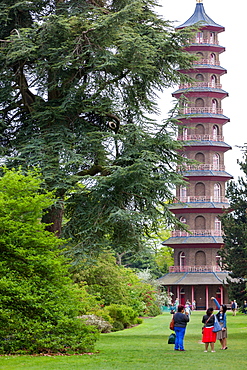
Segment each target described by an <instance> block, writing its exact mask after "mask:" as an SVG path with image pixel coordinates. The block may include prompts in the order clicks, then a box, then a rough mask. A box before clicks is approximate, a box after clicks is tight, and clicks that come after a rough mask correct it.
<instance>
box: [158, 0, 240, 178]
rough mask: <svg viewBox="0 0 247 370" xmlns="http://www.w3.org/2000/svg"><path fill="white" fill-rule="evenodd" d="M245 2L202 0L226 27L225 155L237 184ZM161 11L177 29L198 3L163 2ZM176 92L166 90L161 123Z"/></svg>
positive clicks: (186, 0)
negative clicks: (230, 148)
mask: <svg viewBox="0 0 247 370" xmlns="http://www.w3.org/2000/svg"><path fill="white" fill-rule="evenodd" d="M244 4H245V2H244V0H242V1H236V2H234V1H226V0H203V6H204V9H205V12H206V14H207V15H208V16H209V17H210V18H211V19H213V21H214V22H216V23H218V24H220V25H221V26H223V27H225V31H224V32H221V33H220V34H219V36H218V37H219V44H220V45H222V46H224V47H225V48H226V50H225V52H224V53H222V54H220V64H221V66H222V67H223V68H225V69H226V70H227V73H226V74H225V75H223V76H222V77H221V84H222V88H223V90H225V91H227V92H228V93H229V97H226V98H225V99H223V101H222V108H223V114H224V115H225V116H227V117H229V118H230V122H228V123H226V124H225V125H224V126H223V135H224V141H225V142H226V143H227V144H229V145H231V147H232V150H230V151H228V152H227V153H226V154H225V166H226V171H227V172H228V173H230V174H231V175H232V176H233V177H234V180H235V181H237V180H238V177H239V176H242V175H243V173H242V171H241V169H240V167H239V165H238V164H237V159H241V158H242V152H241V149H239V148H238V146H242V145H244V143H247V115H245V108H244V107H245V106H246V108H247V100H246V97H245V96H246V86H245V83H246V71H245V70H246V63H247V53H246V11H245V9H244V8H245V7H243V6H244ZM160 5H162V8H160V9H159V10H158V12H159V13H160V14H161V15H162V17H163V18H164V19H165V20H169V21H172V22H174V26H175V27H176V26H178V25H180V24H182V23H184V22H185V21H187V19H189V18H190V17H191V15H192V14H193V13H194V10H195V7H196V0H173V1H171V0H160ZM175 90H176V87H175V88H171V89H166V90H165V91H164V92H163V94H162V96H161V101H160V107H161V111H162V119H163V118H166V116H167V115H168V112H169V110H170V109H171V108H172V107H173V101H174V98H173V97H172V96H171V93H172V92H173V91H175Z"/></svg>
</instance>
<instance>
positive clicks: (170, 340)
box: [168, 333, 176, 344]
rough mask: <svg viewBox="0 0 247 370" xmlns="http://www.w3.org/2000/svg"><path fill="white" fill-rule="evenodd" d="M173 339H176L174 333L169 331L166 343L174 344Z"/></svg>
mask: <svg viewBox="0 0 247 370" xmlns="http://www.w3.org/2000/svg"><path fill="white" fill-rule="evenodd" d="M175 340H176V334H175V333H171V334H170V335H169V338H168V344H175Z"/></svg>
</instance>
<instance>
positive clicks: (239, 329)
mask: <svg viewBox="0 0 247 370" xmlns="http://www.w3.org/2000/svg"><path fill="white" fill-rule="evenodd" d="M203 314H204V312H194V313H193V315H192V316H191V322H190V323H189V324H188V326H187V332H186V336H185V349H186V352H177V351H174V350H173V345H170V344H167V339H168V335H169V334H170V330H169V329H168V327H169V322H170V314H168V313H165V314H163V315H161V316H158V317H155V318H152V319H145V320H144V323H143V324H142V325H140V326H137V327H134V328H132V329H128V330H124V331H120V332H116V333H110V334H102V335H101V338H100V340H99V341H98V343H97V345H96V351H97V353H95V354H91V355H81V356H51V357H41V356H37V357H33V356H1V357H0V369H5V370H21V369H25V370H60V369H66V370H79V369H80V370H82V369H85V370H96V369H97V370H98V369H99V370H143V369H150V370H160V369H161V370H162V369H164V370H169V369H171V370H176V369H181V368H182V369H195V370H199V369H205V370H215V369H221V370H222V369H223V370H224V369H226V368H228V369H229V368H233V367H237V368H238V369H246V368H247V356H246V343H247V315H242V314H237V316H235V317H233V316H232V315H231V312H228V316H227V320H228V350H226V351H221V350H219V348H220V345H219V342H217V343H216V346H215V349H216V353H211V352H208V353H204V352H203V351H204V345H203V344H202V343H201V327H202V324H201V318H202V315H203Z"/></svg>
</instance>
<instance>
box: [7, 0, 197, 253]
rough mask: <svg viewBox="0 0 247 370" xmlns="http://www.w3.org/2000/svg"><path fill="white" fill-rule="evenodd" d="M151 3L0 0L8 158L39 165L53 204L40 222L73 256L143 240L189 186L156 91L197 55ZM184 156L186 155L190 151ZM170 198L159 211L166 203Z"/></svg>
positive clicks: (176, 79)
mask: <svg viewBox="0 0 247 370" xmlns="http://www.w3.org/2000/svg"><path fill="white" fill-rule="evenodd" d="M155 6H156V1H155V0H134V1H133V0H110V1H104V0H80V1H79V0H66V1H65V0H35V1H22V0H10V1H6V0H1V1H0V8H1V12H0V24H1V27H0V40H1V41H0V42H1V53H0V74H1V90H0V144H1V156H2V160H4V161H5V163H6V165H7V166H13V165H15V166H18V165H20V164H21V165H22V166H23V167H25V166H37V167H39V168H40V169H41V172H42V175H43V178H44V186H45V187H46V189H48V190H53V191H54V192H55V195H56V198H57V202H56V204H55V206H52V207H51V208H50V210H49V212H48V213H47V214H46V216H45V219H44V221H45V222H46V223H49V224H50V223H51V226H50V230H51V231H54V232H56V233H57V235H60V233H61V225H62V221H63V213H64V201H65V199H66V200H67V201H68V207H67V218H68V219H69V222H68V223H67V227H66V235H68V236H70V237H71V238H72V240H73V243H74V246H75V248H74V255H76V256H78V257H79V256H81V252H82V251H83V252H86V253H89V252H91V251H92V250H97V249H100V248H102V247H105V246H109V247H113V248H115V249H116V248H118V250H119V251H120V252H121V250H125V249H128V248H132V250H133V248H136V249H138V248H140V246H141V245H142V237H143V235H144V234H145V233H146V232H147V231H148V230H149V229H150V228H151V229H155V227H156V220H157V217H158V215H159V218H160V217H163V219H165V220H166V222H167V223H168V222H173V221H174V222H175V218H174V217H172V215H171V213H170V212H169V210H168V208H167V206H166V205H164V201H165V200H169V199H170V198H171V197H172V192H171V190H172V186H173V185H174V184H177V183H179V182H181V177H180V176H179V175H178V174H176V173H175V168H176V165H177V164H179V163H181V157H180V155H179V154H178V153H177V149H178V144H177V142H176V141H175V140H174V137H173V133H174V127H173V126H172V123H170V122H167V123H164V124H161V125H158V124H157V123H155V122H154V121H152V120H151V119H150V118H148V117H150V115H151V114H154V113H157V112H158V109H157V102H156V94H157V92H158V91H161V90H162V89H163V88H166V87H169V86H171V85H172V84H173V83H179V82H180V81H181V80H183V79H186V76H185V75H184V74H180V72H179V69H188V68H189V67H190V65H191V61H192V59H193V58H194V57H193V56H191V55H189V54H188V53H186V52H184V51H183V49H182V46H183V45H184V44H186V43H187V40H188V39H189V36H190V35H189V33H190V31H188V29H186V30H184V31H181V32H179V33H176V32H174V31H173V29H172V27H171V25H170V24H169V22H167V21H164V20H162V19H161V18H160V17H159V16H158V15H157V14H156V13H155V11H154V9H155V8H154V7H155ZM183 161H184V159H183ZM160 203H161V204H162V207H163V209H161V208H160V206H159V204H160Z"/></svg>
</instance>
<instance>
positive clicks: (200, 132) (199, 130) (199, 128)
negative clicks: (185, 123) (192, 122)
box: [196, 123, 205, 140]
mask: <svg viewBox="0 0 247 370" xmlns="http://www.w3.org/2000/svg"><path fill="white" fill-rule="evenodd" d="M204 134H205V128H204V126H203V125H202V124H200V123H199V125H196V135H197V139H198V140H200V139H203V135H204Z"/></svg>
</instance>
